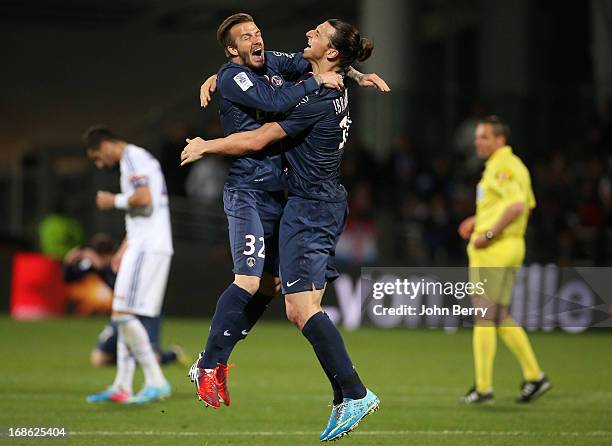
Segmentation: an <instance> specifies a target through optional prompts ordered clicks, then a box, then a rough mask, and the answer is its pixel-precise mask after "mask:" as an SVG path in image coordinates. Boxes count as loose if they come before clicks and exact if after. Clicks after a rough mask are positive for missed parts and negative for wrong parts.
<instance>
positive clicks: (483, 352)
mask: <svg viewBox="0 0 612 446" xmlns="http://www.w3.org/2000/svg"><path fill="white" fill-rule="evenodd" d="M472 342H473V348H474V370H475V372H476V391H477V392H478V393H487V392H490V391H491V390H493V361H494V360H495V351H496V350H497V330H496V328H495V326H494V325H492V324H490V323H487V322H479V323H478V324H477V325H475V326H474V333H473V339H472Z"/></svg>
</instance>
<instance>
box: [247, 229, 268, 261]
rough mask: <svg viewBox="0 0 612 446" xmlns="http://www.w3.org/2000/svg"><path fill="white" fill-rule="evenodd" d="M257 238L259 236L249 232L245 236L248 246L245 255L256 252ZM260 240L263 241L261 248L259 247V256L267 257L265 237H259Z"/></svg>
mask: <svg viewBox="0 0 612 446" xmlns="http://www.w3.org/2000/svg"><path fill="white" fill-rule="evenodd" d="M256 240H257V238H256V237H255V236H254V235H253V234H247V235H245V236H244V243H245V246H246V248H245V250H244V252H243V254H244V255H245V256H251V255H253V254H255V250H256V249H257V247H256V246H255V245H256V242H255V241H256ZM259 241H260V242H261V248H259V251H257V257H261V258H262V259H265V258H266V244H265V242H264V238H263V237H259Z"/></svg>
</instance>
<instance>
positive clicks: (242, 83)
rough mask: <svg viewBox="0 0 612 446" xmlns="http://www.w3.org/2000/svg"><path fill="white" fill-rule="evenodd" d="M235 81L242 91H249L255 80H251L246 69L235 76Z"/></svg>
mask: <svg viewBox="0 0 612 446" xmlns="http://www.w3.org/2000/svg"><path fill="white" fill-rule="evenodd" d="M234 81H235V82H236V83H237V84H238V86H239V87H240V89H241V90H242V91H247V90H248V89H249V88H251V87H252V86H253V82H251V79H249V76H247V74H246V73H245V72H244V71H241V72H240V73H238V74H237V75H236V76H234Z"/></svg>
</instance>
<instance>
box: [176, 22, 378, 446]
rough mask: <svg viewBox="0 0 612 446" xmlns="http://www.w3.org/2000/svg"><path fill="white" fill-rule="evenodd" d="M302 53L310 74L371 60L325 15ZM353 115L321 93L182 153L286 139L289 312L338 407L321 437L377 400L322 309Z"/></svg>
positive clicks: (367, 49) (341, 98) (347, 30)
mask: <svg viewBox="0 0 612 446" xmlns="http://www.w3.org/2000/svg"><path fill="white" fill-rule="evenodd" d="M306 36H307V37H308V47H307V48H305V50H304V57H305V58H306V59H307V60H309V61H310V62H311V64H312V68H313V72H314V73H315V75H316V73H319V72H326V71H329V70H334V71H339V72H341V71H343V70H346V69H348V67H349V66H350V65H351V64H352V63H353V62H354V61H355V60H358V61H363V60H365V59H367V58H368V57H369V56H370V54H371V52H372V49H373V46H372V43H371V42H370V41H369V40H367V39H363V38H361V37H360V35H359V31H358V30H357V29H356V28H355V27H354V26H352V25H350V24H348V23H346V22H342V21H340V20H335V19H332V20H328V21H326V22H324V23H322V24H320V25H319V26H317V28H316V29H314V30H311V31H309V32H308V33H307V34H306ZM350 124H351V120H350V117H349V110H348V92H347V91H345V92H344V93H343V94H342V93H340V92H337V91H335V90H319V91H316V92H314V93H311V94H308V95H307V96H305V97H304V98H303V99H302V101H300V103H299V104H298V105H297V106H296V107H295V109H294V110H293V111H292V112H291V113H290V114H289V115H288V116H286V117H285V118H284V119H282V120H281V121H279V122H276V123H267V124H264V125H263V126H262V127H260V128H259V129H257V130H254V131H248V132H242V133H235V134H233V135H230V136H227V137H225V138H220V139H216V140H211V141H204V140H202V139H201V138H196V139H195V140H192V141H191V142H190V143H189V144H188V145H187V147H185V149H184V150H183V153H182V154H181V159H182V160H183V162H184V163H185V162H191V161H193V160H197V159H199V158H201V157H202V156H203V155H204V154H208V153H223V154H229V155H244V154H245V153H257V152H258V151H260V150H262V149H264V148H265V147H266V146H267V145H269V144H273V143H276V142H277V141H279V140H281V139H283V138H286V139H284V140H283V151H284V155H285V157H286V159H287V162H288V170H287V182H288V191H289V196H288V200H287V203H286V205H285V208H284V211H283V216H282V219H281V225H280V230H279V255H280V276H281V279H282V283H281V285H282V289H283V294H284V295H285V305H286V311H287V317H288V319H289V320H291V321H292V322H293V323H294V324H295V325H296V326H297V327H298V328H299V329H300V330H301V332H302V334H303V335H304V336H305V337H306V338H307V339H308V341H309V342H310V343H311V344H312V346H313V349H314V351H315V354H316V355H317V358H318V360H319V362H320V363H321V366H322V368H323V370H324V372H325V374H326V375H327V377H328V379H329V381H330V383H331V385H332V389H333V391H334V404H333V408H332V414H331V416H330V419H329V422H328V425H327V427H326V429H325V430H324V431H323V433H322V434H321V436H320V440H321V441H332V440H336V439H338V438H340V437H342V436H344V435H346V434H348V433H349V432H351V431H352V430H353V429H354V428H355V427H356V426H357V425H358V423H359V422H360V421H361V420H362V419H363V417H365V416H366V415H368V414H369V413H371V412H373V411H375V410H376V409H378V405H379V399H378V397H377V396H376V395H375V394H374V393H373V392H372V391H370V390H369V389H367V388H366V387H365V386H364V385H363V384H362V382H361V380H360V378H359V375H358V374H357V372H356V370H355V368H354V367H353V364H352V362H351V359H350V357H349V355H348V353H347V351H346V348H345V346H344V342H343V341H342V337H341V336H340V333H339V332H338V330H337V329H336V327H335V326H334V324H333V323H332V322H331V320H330V319H329V318H328V316H327V315H326V314H325V313H324V312H323V311H322V309H321V299H322V297H323V293H324V291H325V285H326V283H327V282H329V281H331V280H333V279H335V278H336V277H337V272H336V271H335V269H334V268H333V258H334V251H335V247H336V243H337V241H338V238H339V236H340V234H341V232H342V230H343V229H344V225H345V223H346V217H347V212H348V209H347V193H346V190H345V189H344V187H343V186H342V185H341V184H340V182H339V170H340V163H341V159H342V155H343V152H344V144H345V143H346V138H347V133H348V129H349V127H350Z"/></svg>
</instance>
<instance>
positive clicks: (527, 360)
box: [474, 317, 542, 381]
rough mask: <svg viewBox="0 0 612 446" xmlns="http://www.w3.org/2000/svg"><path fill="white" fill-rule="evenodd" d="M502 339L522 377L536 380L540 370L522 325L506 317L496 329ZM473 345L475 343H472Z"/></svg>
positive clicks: (539, 375) (540, 372) (539, 376)
mask: <svg viewBox="0 0 612 446" xmlns="http://www.w3.org/2000/svg"><path fill="white" fill-rule="evenodd" d="M497 331H498V333H499V335H500V336H501V338H502V341H504V343H505V344H506V345H507V346H508V348H509V349H510V351H511V352H512V353H514V356H516V359H517V360H518V362H519V364H520V365H521V369H522V370H523V378H524V379H525V380H526V381H537V380H539V379H540V378H541V377H542V370H541V369H540V365H539V364H538V360H537V359H536V357H535V354H534V353H533V349H532V348H531V343H530V342H529V338H527V333H525V330H524V329H523V327H521V326H519V325H518V324H517V323H516V322H515V321H514V320H513V319H512V318H510V317H508V318H507V319H506V320H504V322H503V323H502V325H500V326H499V327H498V329H497ZM474 345H476V344H475V343H474Z"/></svg>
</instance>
